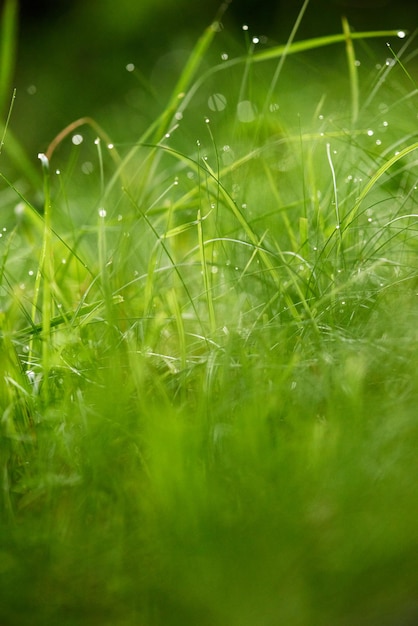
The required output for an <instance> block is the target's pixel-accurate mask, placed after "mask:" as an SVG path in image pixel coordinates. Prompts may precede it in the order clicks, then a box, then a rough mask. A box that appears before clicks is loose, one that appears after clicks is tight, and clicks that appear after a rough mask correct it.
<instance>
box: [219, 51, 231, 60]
mask: <svg viewBox="0 0 418 626" xmlns="http://www.w3.org/2000/svg"><path fill="white" fill-rule="evenodd" d="M221 59H222V61H228V59H229V56H228V54H227V53H226V52H223V53H222V54H221Z"/></svg>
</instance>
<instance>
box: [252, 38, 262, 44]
mask: <svg viewBox="0 0 418 626" xmlns="http://www.w3.org/2000/svg"><path fill="white" fill-rule="evenodd" d="M252 42H253V43H254V44H257V43H260V39H259V37H253V39H252Z"/></svg>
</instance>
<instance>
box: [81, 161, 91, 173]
mask: <svg viewBox="0 0 418 626" xmlns="http://www.w3.org/2000/svg"><path fill="white" fill-rule="evenodd" d="M93 170H94V165H93V163H92V162H91V161H86V162H85V163H83V165H82V166H81V171H82V172H83V174H86V176H88V175H89V174H91V173H92V172H93Z"/></svg>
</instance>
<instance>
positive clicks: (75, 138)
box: [71, 134, 83, 146]
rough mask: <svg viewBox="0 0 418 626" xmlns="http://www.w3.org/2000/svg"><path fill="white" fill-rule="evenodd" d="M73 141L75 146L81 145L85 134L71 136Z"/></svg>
mask: <svg viewBox="0 0 418 626" xmlns="http://www.w3.org/2000/svg"><path fill="white" fill-rule="evenodd" d="M71 141H72V142H73V144H74V145H75V146H79V145H80V144H81V143H83V135H80V134H77V135H73V136H72V137H71Z"/></svg>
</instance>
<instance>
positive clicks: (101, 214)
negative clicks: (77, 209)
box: [98, 208, 107, 217]
mask: <svg viewBox="0 0 418 626" xmlns="http://www.w3.org/2000/svg"><path fill="white" fill-rule="evenodd" d="M98 213H99V217H106V215H107V213H106V209H103V208H101V209H99V211H98Z"/></svg>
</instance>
